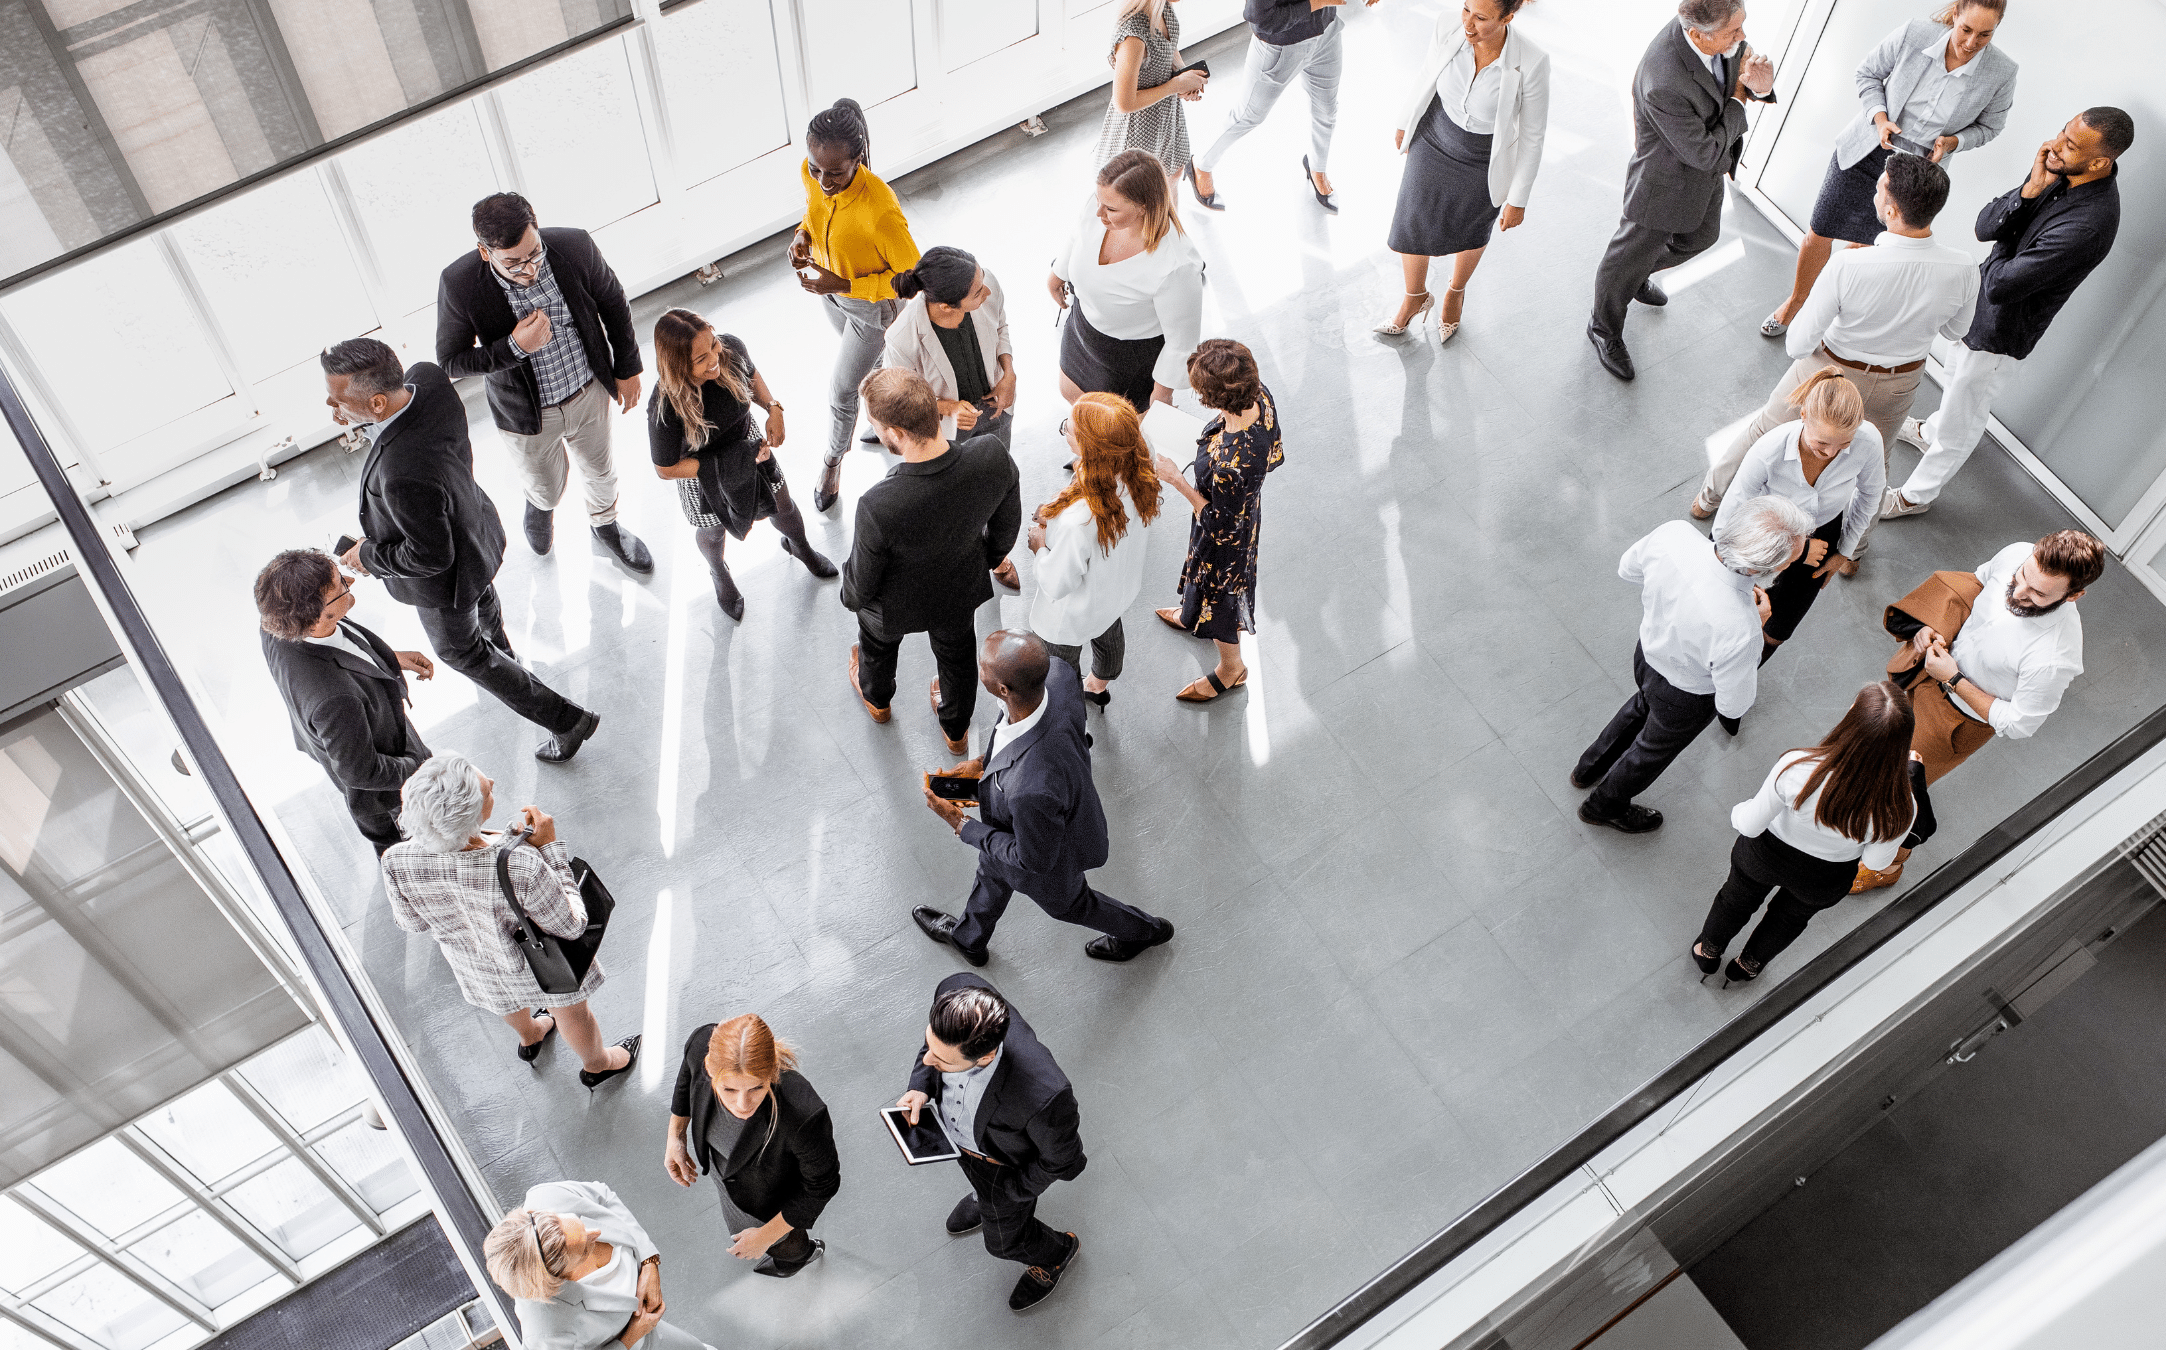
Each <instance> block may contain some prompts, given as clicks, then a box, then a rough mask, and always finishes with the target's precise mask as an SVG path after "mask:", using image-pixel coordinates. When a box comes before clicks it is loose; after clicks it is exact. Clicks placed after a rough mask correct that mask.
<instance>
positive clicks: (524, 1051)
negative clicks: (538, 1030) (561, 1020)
mask: <svg viewBox="0 0 2166 1350" xmlns="http://www.w3.org/2000/svg"><path fill="white" fill-rule="evenodd" d="M533 1015H534V1016H536V1017H549V1010H548V1009H547V1008H536V1009H535V1010H534V1013H533ZM556 1034H557V1019H556V1018H554V1017H549V1029H548V1030H547V1031H545V1032H543V1033H542V1038H541V1039H540V1040H538V1041H536V1042H534V1043H533V1044H532V1045H522V1046H520V1047H519V1058H521V1059H523V1060H525V1061H526V1062H527V1063H529V1064H532V1063H533V1062H534V1061H535V1060H537V1059H539V1058H541V1052H542V1047H543V1046H545V1045H547V1044H549V1038H550V1037H551V1036H554V1035H556Z"/></svg>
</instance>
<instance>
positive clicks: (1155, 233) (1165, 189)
mask: <svg viewBox="0 0 2166 1350" xmlns="http://www.w3.org/2000/svg"><path fill="white" fill-rule="evenodd" d="M1098 186H1100V187H1109V188H1112V189H1113V190H1114V191H1115V192H1118V193H1120V194H1121V195H1122V196H1123V197H1126V198H1127V199H1128V200H1129V201H1131V202H1134V203H1135V204H1136V209H1137V210H1139V211H1141V212H1142V213H1143V251H1144V252H1145V253H1156V252H1157V251H1158V246H1159V244H1160V243H1161V242H1163V241H1164V240H1165V237H1166V231H1168V230H1172V231H1174V232H1175V233H1177V234H1187V233H1188V231H1187V230H1186V229H1184V228H1182V226H1181V213H1180V211H1179V210H1178V209H1177V208H1176V207H1175V205H1174V200H1173V189H1172V188H1171V187H1170V186H1168V185H1167V183H1166V166H1165V164H1164V163H1162V162H1161V161H1160V160H1159V158H1158V156H1156V155H1154V154H1152V153H1151V152H1150V151H1148V150H1123V151H1121V152H1120V153H1119V154H1117V155H1115V156H1114V157H1113V158H1111V159H1109V160H1107V161H1106V162H1105V167H1103V168H1101V169H1099V170H1098Z"/></svg>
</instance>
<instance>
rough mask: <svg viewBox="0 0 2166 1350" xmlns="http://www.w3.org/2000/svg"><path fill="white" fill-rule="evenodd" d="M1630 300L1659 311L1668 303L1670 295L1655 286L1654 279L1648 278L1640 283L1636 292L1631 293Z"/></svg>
mask: <svg viewBox="0 0 2166 1350" xmlns="http://www.w3.org/2000/svg"><path fill="white" fill-rule="evenodd" d="M1632 298H1633V299H1634V300H1637V301H1639V302H1640V303H1641V304H1643V305H1652V306H1654V307H1655V308H1656V309H1660V308H1662V307H1663V306H1664V305H1666V304H1668V303H1669V302H1670V293H1669V292H1668V291H1665V290H1663V289H1662V288H1661V287H1660V286H1657V285H1655V279H1654V278H1653V277H1649V278H1647V280H1645V281H1643V282H1641V283H1640V288H1639V289H1638V290H1636V291H1634V292H1632Z"/></svg>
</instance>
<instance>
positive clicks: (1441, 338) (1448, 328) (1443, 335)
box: [1436, 286, 1467, 347]
mask: <svg viewBox="0 0 2166 1350" xmlns="http://www.w3.org/2000/svg"><path fill="white" fill-rule="evenodd" d="M1466 293H1467V288H1466V287H1464V286H1454V287H1452V288H1451V289H1450V290H1449V291H1447V292H1446V294H1449V295H1465V294H1466ZM1460 313H1462V314H1464V313H1466V311H1465V310H1461V311H1460ZM1443 314H1444V311H1443V310H1441V309H1440V310H1438V311H1437V321H1436V345H1437V346H1439V347H1441V346H1443V345H1444V344H1445V343H1447V342H1449V341H1451V340H1452V334H1454V333H1456V332H1458V331H1459V323H1458V320H1456V319H1455V320H1453V321H1452V322H1450V323H1446V322H1444V318H1443Z"/></svg>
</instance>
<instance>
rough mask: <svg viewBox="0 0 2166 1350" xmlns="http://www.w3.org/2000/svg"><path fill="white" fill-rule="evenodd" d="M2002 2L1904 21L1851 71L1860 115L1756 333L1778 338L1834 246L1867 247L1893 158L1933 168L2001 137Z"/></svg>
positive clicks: (2004, 92) (2011, 91)
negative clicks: (1782, 293)
mask: <svg viewBox="0 0 2166 1350" xmlns="http://www.w3.org/2000/svg"><path fill="white" fill-rule="evenodd" d="M2007 9H2008V0H1952V3H1950V4H1947V5H1945V6H1943V7H1942V8H1941V9H1940V10H1939V11H1938V12H1937V13H1935V14H1934V15H1933V17H1932V18H1930V19H1912V20H1911V21H1910V22H1908V23H1906V24H1904V25H1903V26H1902V27H1900V28H1898V29H1896V30H1895V31H1894V32H1892V33H1890V34H1888V36H1887V37H1885V38H1883V39H1882V40H1881V43H1880V45H1879V46H1877V47H1875V48H1873V50H1872V51H1870V52H1868V53H1866V56H1865V59H1864V60H1863V61H1861V62H1859V63H1858V101H1859V102H1860V103H1862V104H1863V105H1864V106H1863V108H1861V109H1860V110H1859V112H1858V115H1857V116H1855V117H1853V118H1851V119H1850V122H1849V125H1847V126H1845V127H1844V128H1843V130H1842V134H1841V135H1839V136H1837V137H1836V138H1835V153H1834V155H1832V156H1831V157H1830V158H1829V160H1828V171H1827V176H1826V177H1825V178H1823V179H1822V180H1821V183H1820V196H1819V199H1818V200H1817V201H1815V202H1814V203H1813V213H1812V227H1811V228H1810V229H1809V230H1807V231H1806V234H1805V242H1804V243H1802V244H1800V245H1799V246H1798V251H1797V276H1796V279H1795V280H1794V281H1792V282H1791V285H1790V294H1789V296H1788V297H1787V298H1786V299H1784V301H1783V302H1782V304H1780V305H1779V306H1777V307H1776V309H1775V312H1774V313H1773V314H1770V315H1768V316H1767V319H1766V321H1765V322H1763V323H1762V324H1761V325H1760V335H1761V336H1762V337H1771V338H1775V337H1781V336H1782V335H1783V334H1784V333H1785V332H1787V331H1789V327H1790V321H1791V320H1792V319H1793V318H1794V317H1796V315H1797V312H1798V310H1799V309H1800V308H1801V307H1803V305H1804V304H1805V297H1807V296H1808V295H1811V294H1812V289H1813V283H1814V282H1815V281H1816V280H1818V279H1819V276H1820V269H1822V268H1823V267H1826V266H1827V265H1828V257H1829V256H1830V254H1831V253H1832V251H1833V250H1834V247H1835V242H1836V241H1837V240H1846V241H1848V242H1849V243H1852V244H1859V245H1864V244H1870V243H1872V242H1873V241H1874V240H1875V239H1877V238H1879V237H1880V232H1881V230H1882V228H1883V226H1882V225H1881V221H1880V216H1879V213H1878V212H1877V211H1876V210H1875V209H1874V196H1875V193H1874V186H1875V184H1877V183H1878V182H1879V181H1880V175H1881V173H1882V171H1883V170H1885V169H1886V168H1887V167H1888V157H1889V156H1890V155H1893V154H1897V153H1904V154H1912V155H1918V156H1921V157H1922V158H1924V159H1927V160H1929V161H1931V162H1932V163H1935V164H1940V163H1942V162H1943V161H1944V160H1946V159H1947V158H1948V156H1950V155H1953V154H1955V153H1957V152H1958V151H1962V150H1975V149H1977V148H1978V147H1979V146H1981V145H1984V144H1985V143H1986V142H1988V141H1990V140H1992V139H1993V138H1994V137H1995V136H1998V135H2000V134H2001V128H2002V127H2003V126H2005V125H2007V122H2008V110H2009V108H2011V107H2013V106H2014V104H2015V101H2016V63H2015V62H2014V61H2013V60H2012V59H2010V58H2009V56H2008V55H2007V54H2006V53H2005V52H2003V51H2002V50H2001V49H2000V48H1998V47H1995V46H1993V45H1992V43H1993V36H1994V34H1995V33H1997V32H1999V31H2000V25H2001V20H2002V19H2003V18H2004V17H2006V14H2007Z"/></svg>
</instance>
